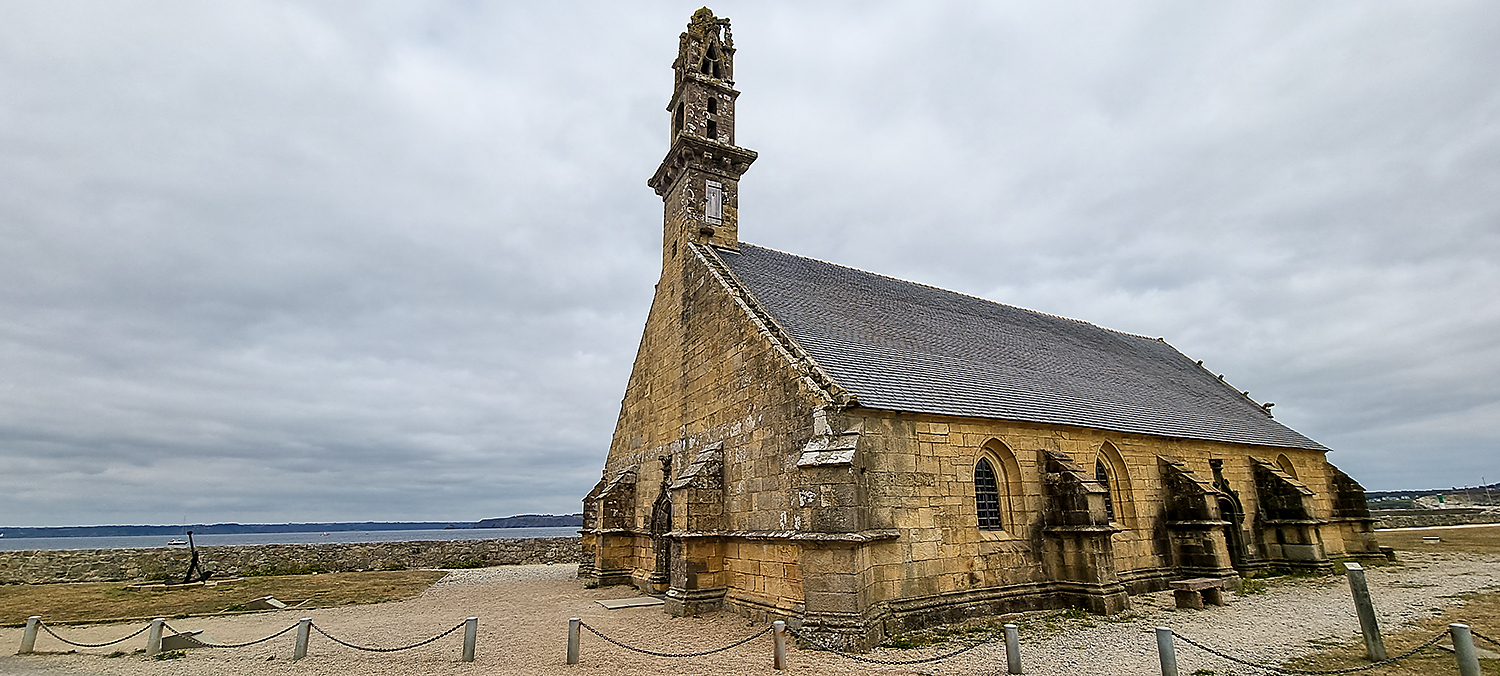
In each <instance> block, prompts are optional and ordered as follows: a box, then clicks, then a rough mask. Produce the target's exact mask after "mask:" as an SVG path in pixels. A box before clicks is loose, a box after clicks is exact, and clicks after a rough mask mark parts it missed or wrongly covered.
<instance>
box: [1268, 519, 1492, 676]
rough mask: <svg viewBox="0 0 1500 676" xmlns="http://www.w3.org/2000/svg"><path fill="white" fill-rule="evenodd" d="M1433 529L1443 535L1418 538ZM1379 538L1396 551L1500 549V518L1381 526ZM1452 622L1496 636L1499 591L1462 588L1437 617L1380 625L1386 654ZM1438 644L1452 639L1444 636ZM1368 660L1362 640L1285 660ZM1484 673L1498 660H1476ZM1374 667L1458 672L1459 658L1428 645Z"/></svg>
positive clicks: (1343, 663)
mask: <svg viewBox="0 0 1500 676" xmlns="http://www.w3.org/2000/svg"><path fill="white" fill-rule="evenodd" d="M1431 535H1436V536H1438V537H1441V538H1442V542H1439V543H1437V544H1427V543H1424V542H1422V537H1423V536H1431ZM1377 536H1378V538H1379V539H1380V544H1383V545H1387V546H1390V547H1395V548H1396V549H1397V550H1398V551H1419V552H1450V553H1478V554H1493V553H1500V524H1497V525H1495V526H1493V527H1488V526H1487V527H1483V528H1430V529H1423V530H1409V531H1381V532H1380V533H1378V534H1377ZM1450 622H1462V623H1464V624H1467V625H1469V626H1470V627H1473V628H1474V629H1475V630H1477V631H1478V632H1479V633H1481V634H1484V635H1485V636H1488V637H1490V638H1494V639H1497V640H1500V593H1493V592H1486V593H1479V594H1466V595H1465V596H1464V597H1463V603H1462V604H1460V605H1457V606H1450V607H1448V608H1445V609H1443V611H1442V612H1441V613H1439V614H1438V615H1437V616H1436V617H1432V618H1429V619H1426V620H1422V621H1420V622H1418V623H1416V626H1415V627H1413V628H1409V629H1406V630H1404V631H1399V632H1390V631H1382V632H1381V636H1382V638H1384V639H1385V649H1386V654H1387V655H1390V656H1391V657H1395V656H1397V655H1400V654H1401V653H1404V652H1406V651H1408V650H1410V649H1412V648H1414V647H1416V646H1418V645H1420V644H1421V643H1423V642H1424V641H1426V640H1427V639H1429V638H1431V637H1432V636H1433V635H1434V634H1436V633H1438V632H1440V631H1447V629H1448V624H1449V623H1450ZM1474 642H1475V644H1476V645H1477V646H1478V647H1480V648H1484V649H1487V650H1490V651H1493V652H1500V646H1495V645H1493V644H1487V643H1485V642H1484V641H1482V640H1479V639H1477V638H1476V639H1475V641H1474ZM1440 644H1446V645H1450V646H1451V645H1452V642H1451V641H1450V640H1448V639H1447V638H1444V639H1443V640H1442V641H1440ZM1366 664H1369V660H1368V659H1366V657H1365V645H1364V642H1363V641H1358V642H1355V643H1351V644H1346V645H1342V646H1339V647H1336V648H1332V649H1329V650H1326V651H1323V652H1321V653H1317V654H1314V655H1309V656H1307V657H1303V658H1299V659H1296V660H1292V661H1291V662H1288V663H1286V664H1285V665H1284V666H1287V667H1291V668H1294V669H1307V670H1319V669H1347V668H1350V667H1359V666H1363V665H1366ZM1480 664H1481V667H1482V669H1483V670H1484V673H1486V674H1500V661H1497V660H1480ZM1374 673H1378V674H1381V676H1443V675H1446V674H1453V675H1454V676H1457V674H1458V663H1457V661H1456V660H1455V659H1454V657H1453V653H1451V652H1449V651H1446V650H1442V649H1440V648H1429V649H1427V650H1424V651H1422V652H1420V653H1417V654H1416V655H1414V656H1412V657H1411V658H1408V659H1406V660H1403V661H1401V662H1398V663H1396V664H1393V665H1390V666H1386V667H1381V668H1379V669H1378V670H1376V671H1375V672H1374Z"/></svg>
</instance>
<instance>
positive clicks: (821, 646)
mask: <svg viewBox="0 0 1500 676" xmlns="http://www.w3.org/2000/svg"><path fill="white" fill-rule="evenodd" d="M786 631H787V633H788V634H791V635H792V636H794V637H796V638H798V639H800V640H802V641H805V642H806V643H807V644H808V645H810V646H812V647H813V649H814V650H819V651H822V652H826V653H833V654H835V655H838V656H839V657H846V658H849V659H851V660H855V661H857V662H864V663H866V664H885V665H890V666H904V665H910V664H926V663H929V662H941V661H943V660H946V659H949V658H952V657H957V656H959V655H962V654H964V653H966V652H969V651H970V650H973V649H975V648H978V647H980V646H983V645H988V644H990V643H991V641H990V640H984V641H980V642H978V643H971V644H969V645H966V646H964V647H962V648H959V649H958V650H954V651H951V652H947V653H943V654H941V655H934V656H932V657H921V658H917V659H912V660H882V659H879V658H875V657H865V656H863V655H858V654H855V653H851V652H845V651H843V650H839V649H838V648H835V647H833V646H830V645H828V644H826V643H823V642H821V641H819V640H817V639H815V638H813V637H812V636H811V635H810V634H804V633H802V632H800V631H798V630H796V629H792V628H790V627H788V628H787V630H786Z"/></svg>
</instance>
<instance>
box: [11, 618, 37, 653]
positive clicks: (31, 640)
mask: <svg viewBox="0 0 1500 676" xmlns="http://www.w3.org/2000/svg"><path fill="white" fill-rule="evenodd" d="M41 623H42V616H41V615H32V616H31V617H28V618H26V633H25V634H22V635H21V649H20V650H19V651H17V652H16V654H17V655H26V654H29V653H30V652H31V651H32V650H34V649H35V648H36V626H37V625H38V624H41Z"/></svg>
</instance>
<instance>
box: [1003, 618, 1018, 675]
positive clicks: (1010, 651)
mask: <svg viewBox="0 0 1500 676" xmlns="http://www.w3.org/2000/svg"><path fill="white" fill-rule="evenodd" d="M1005 667H1006V669H1005V673H1007V674H1019V673H1021V629H1020V628H1019V627H1017V626H1016V625H1014V624H1007V625H1005Z"/></svg>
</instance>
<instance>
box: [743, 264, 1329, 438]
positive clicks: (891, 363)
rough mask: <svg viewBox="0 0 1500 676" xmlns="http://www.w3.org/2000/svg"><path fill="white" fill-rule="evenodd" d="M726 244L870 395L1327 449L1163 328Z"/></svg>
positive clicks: (867, 398)
mask: <svg viewBox="0 0 1500 676" xmlns="http://www.w3.org/2000/svg"><path fill="white" fill-rule="evenodd" d="M717 252H718V253H719V254H720V257H721V259H722V260H723V261H724V262H725V265H726V266H727V267H728V268H729V269H730V270H731V271H732V273H733V274H734V275H735V277H736V278H737V279H738V280H739V281H740V284H741V285H742V286H743V287H744V288H745V290H746V291H747V292H748V293H749V294H750V295H751V296H752V297H753V298H754V299H755V301H756V302H757V303H758V304H759V305H761V306H762V308H763V309H764V310H766V311H767V312H768V313H769V314H770V315H771V316H772V317H774V318H775V320H776V322H777V323H778V324H780V325H781V326H782V327H783V328H784V329H785V330H786V332H787V333H788V335H790V336H791V338H792V339H793V340H795V341H796V342H797V343H798V344H799V345H801V346H802V348H803V350H805V351H806V352H807V353H808V355H809V356H810V357H811V358H813V359H814V360H816V361H817V363H818V364H819V365H821V366H822V368H823V369H824V370H825V371H827V373H828V374H829V375H830V376H832V377H833V378H834V379H835V380H837V381H838V383H839V384H841V385H842V386H843V387H844V388H846V389H848V390H849V391H850V392H851V393H853V394H854V395H856V396H857V397H858V399H859V402H860V405H862V406H865V407H869V408H876V409H885V410H894V411H909V412H916V413H934V414H941V415H954V416H965V417H976V418H994V419H1002V420H1016V421H1022V422H1035V423H1049V424H1059V425H1072V426H1080V427H1091V428H1097V429H1105V430H1111V431H1116V432H1129V433H1138V434H1150V435H1155V436H1166V437H1182V438H1188V439H1203V440H1209V441H1223V442H1230V443H1243V444H1255V445H1264V446H1279V447H1287V448H1307V449H1314V450H1327V449H1326V448H1324V447H1323V446H1322V445H1320V444H1318V443H1317V442H1315V441H1313V440H1311V439H1308V438H1307V437H1304V436H1302V435H1301V434H1298V433H1297V432H1295V431H1293V430H1291V429H1290V428H1287V427H1286V426H1284V425H1282V424H1280V423H1278V422H1276V421H1275V420H1273V419H1272V418H1271V417H1270V416H1268V415H1266V414H1265V413H1264V412H1263V411H1262V410H1261V409H1260V407H1259V406H1257V405H1256V404H1255V403H1254V402H1252V401H1250V400H1249V399H1248V398H1246V397H1244V396H1243V395H1241V394H1240V393H1239V392H1237V391H1235V390H1234V389H1232V388H1230V387H1229V386H1228V385H1226V384H1224V383H1223V382H1221V381H1219V380H1218V379H1217V378H1216V377H1214V376H1213V375H1212V374H1210V373H1208V371H1206V370H1204V369H1203V368H1202V367H1200V366H1198V365H1197V364H1196V363H1194V362H1193V361H1192V360H1189V359H1188V358H1187V357H1186V356H1184V355H1183V354H1182V353H1180V352H1178V351H1177V350H1176V349H1174V348H1172V346H1170V345H1168V344H1166V343H1165V342H1162V341H1159V340H1156V339H1153V338H1147V337H1145V336H1136V335H1132V334H1127V333H1121V332H1118V331H1112V330H1109V329H1104V328H1101V327H1098V326H1095V325H1093V324H1089V323H1086V322H1080V321H1077V320H1072V319H1066V318H1063V317H1057V316H1053V315H1047V314H1043V313H1039V312H1033V311H1030V310H1024V309H1021V308H1016V307H1012V306H1009V305H1003V304H1000V303H994V302H992V301H988V300H984V299H981V298H975V297H972V296H965V295H963V294H958V293H954V292H951V291H945V290H942V289H937V288H933V287H929V286H924V285H920V284H914V283H912V282H905V281H902V280H898V279H893V278H890V277H884V276H881V275H875V274H871V273H868V272H863V271H860V270H855V269H852V268H846V267H842V266H838V265H833V264H830V263H826V262H823V261H818V260H814V259H810V258H803V257H800V256H793V255H791V254H786V253H782V252H779V251H774V250H771V249H765V248H762V247H757V246H753V245H748V244H742V245H741V248H740V251H739V252H734V251H729V250H723V249H720V250H718V251H717Z"/></svg>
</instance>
